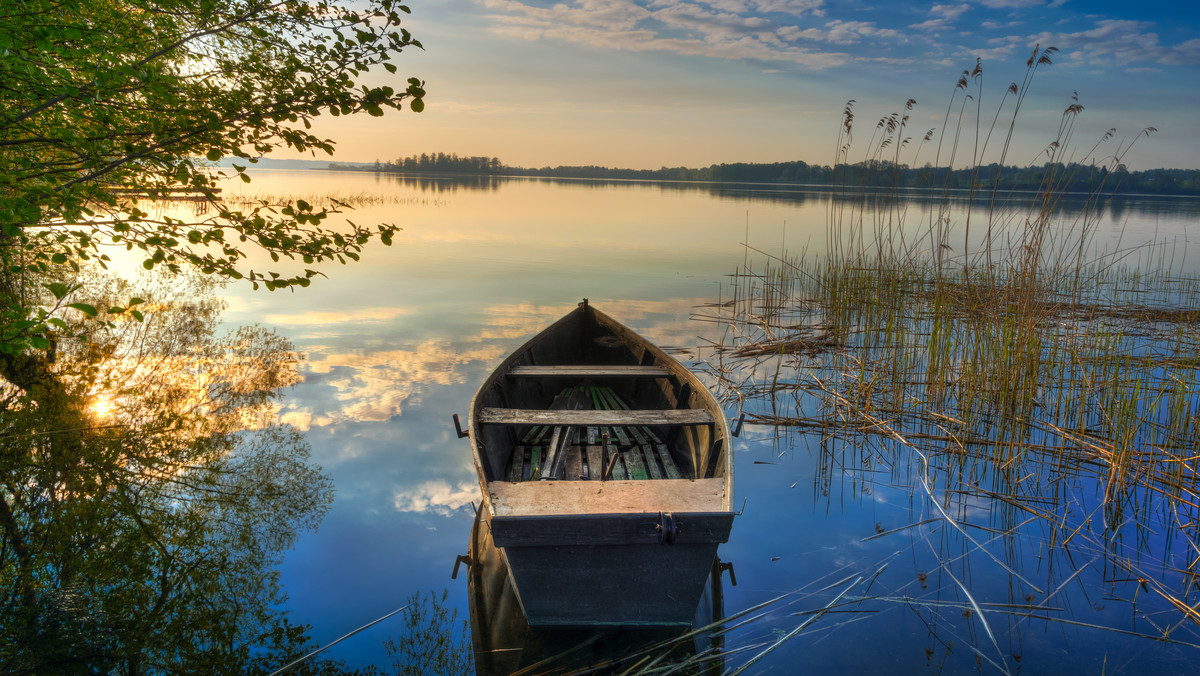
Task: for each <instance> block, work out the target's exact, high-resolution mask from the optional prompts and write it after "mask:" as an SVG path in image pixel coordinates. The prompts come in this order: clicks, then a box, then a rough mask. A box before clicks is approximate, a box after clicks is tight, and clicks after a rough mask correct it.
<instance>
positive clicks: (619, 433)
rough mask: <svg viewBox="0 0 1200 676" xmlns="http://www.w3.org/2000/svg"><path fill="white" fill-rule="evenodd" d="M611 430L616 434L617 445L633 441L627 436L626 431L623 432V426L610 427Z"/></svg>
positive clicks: (626, 444) (624, 444)
mask: <svg viewBox="0 0 1200 676" xmlns="http://www.w3.org/2000/svg"><path fill="white" fill-rule="evenodd" d="M612 431H613V434H615V435H616V437H617V443H618V444H619V445H621V446H629V445H630V444H632V443H633V440H631V439H630V438H629V435H628V434H626V432H625V428H624V427H614V428H612Z"/></svg>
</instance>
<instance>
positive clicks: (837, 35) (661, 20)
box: [479, 0, 900, 69]
mask: <svg viewBox="0 0 1200 676" xmlns="http://www.w3.org/2000/svg"><path fill="white" fill-rule="evenodd" d="M479 2H480V4H481V5H482V6H483V7H484V8H485V10H487V11H488V12H490V14H489V15H488V16H487V17H486V18H487V20H488V21H489V22H490V25H491V26H492V31H493V32H495V33H498V34H501V35H504V36H507V37H510V38H514V39H519V40H526V41H533V40H555V41H561V42H569V43H574V44H579V45H584V46H588V47H594V48H598V49H620V50H625V51H634V52H646V51H664V52H673V53H677V54H684V55H688V56H706V57H711V58H719V59H728V60H737V61H763V62H775V63H792V64H798V65H802V66H805V67H808V68H816V69H821V68H830V67H834V66H838V65H842V64H845V63H848V62H850V61H852V60H856V59H855V57H852V56H851V55H849V54H846V53H842V52H836V51H834V52H828V51H820V50H816V49H813V48H811V47H809V46H806V45H802V44H798V43H800V42H801V41H807V42H823V43H827V44H852V43H857V42H860V41H862V40H864V39H867V38H870V39H894V38H897V37H900V36H899V34H898V33H896V32H895V31H893V30H891V29H884V28H879V27H877V26H876V25H875V24H874V23H870V22H861V21H840V20H839V21H832V22H830V23H828V24H826V25H825V26H824V27H818V28H806V27H800V26H794V25H786V26H785V25H781V24H780V23H778V19H779V18H780V17H781V16H783V15H786V16H787V17H788V18H789V19H790V20H793V21H794V20H797V19H800V18H802V17H804V16H812V17H819V16H822V15H823V9H822V7H823V4H822V2H820V1H819V0H709V1H708V2H700V1H698V0H652V1H651V2H648V3H645V4H638V3H635V2H631V1H630V0H568V1H566V2H560V3H557V4H554V5H553V6H551V7H539V6H534V5H531V4H527V3H526V2H523V1H521V0H479Z"/></svg>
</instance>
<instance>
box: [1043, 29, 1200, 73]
mask: <svg viewBox="0 0 1200 676" xmlns="http://www.w3.org/2000/svg"><path fill="white" fill-rule="evenodd" d="M1153 28H1154V25H1153V24H1150V23H1147V22H1144V21H1130V20H1116V19H1103V20H1099V21H1097V22H1096V24H1095V26H1094V27H1093V28H1091V29H1088V30H1084V31H1078V32H1073V33H1051V32H1042V33H1038V34H1037V35H1034V36H1031V37H1030V38H1028V40H1027V41H1028V42H1029V43H1030V44H1041V45H1054V46H1055V47H1058V48H1059V49H1060V50H1062V52H1063V54H1064V55H1066V56H1067V57H1068V58H1070V59H1071V60H1072V61H1073V62H1076V63H1077V64H1078V65H1082V66H1089V67H1092V66H1123V67H1128V68H1133V67H1138V66H1144V65H1146V64H1148V63H1159V64H1169V65H1190V64H1195V63H1200V40H1189V41H1187V42H1183V43H1180V44H1178V45H1175V46H1174V47H1170V46H1166V45H1163V44H1162V43H1161V42H1160V40H1159V36H1158V33H1156V32H1154V31H1153Z"/></svg>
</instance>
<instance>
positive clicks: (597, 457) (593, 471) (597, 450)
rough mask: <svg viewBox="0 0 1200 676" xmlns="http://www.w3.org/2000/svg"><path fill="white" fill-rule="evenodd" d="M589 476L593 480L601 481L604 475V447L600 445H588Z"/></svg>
mask: <svg viewBox="0 0 1200 676" xmlns="http://www.w3.org/2000/svg"><path fill="white" fill-rule="evenodd" d="M586 455H587V478H588V479H591V480H592V481H599V480H600V477H601V476H603V475H604V449H603V448H601V447H600V446H588V447H587V451H586Z"/></svg>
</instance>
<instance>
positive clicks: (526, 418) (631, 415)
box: [477, 407, 714, 426]
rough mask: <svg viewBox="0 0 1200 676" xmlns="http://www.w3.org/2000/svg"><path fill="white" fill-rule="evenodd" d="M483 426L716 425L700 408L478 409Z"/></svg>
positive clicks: (479, 422) (480, 422)
mask: <svg viewBox="0 0 1200 676" xmlns="http://www.w3.org/2000/svg"><path fill="white" fill-rule="evenodd" d="M477 422H478V424H480V425H555V426H557V425H571V426H580V425H582V426H587V425H604V426H617V425H646V426H650V425H667V426H670V425H713V424H714V421H713V417H712V416H711V415H709V413H708V411H706V410H704V409H699V408H676V409H664V410H653V409H651V410H637V411H556V410H551V411H546V410H541V409H524V408H492V407H486V408H482V409H480V410H479V420H478V421H477Z"/></svg>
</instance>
